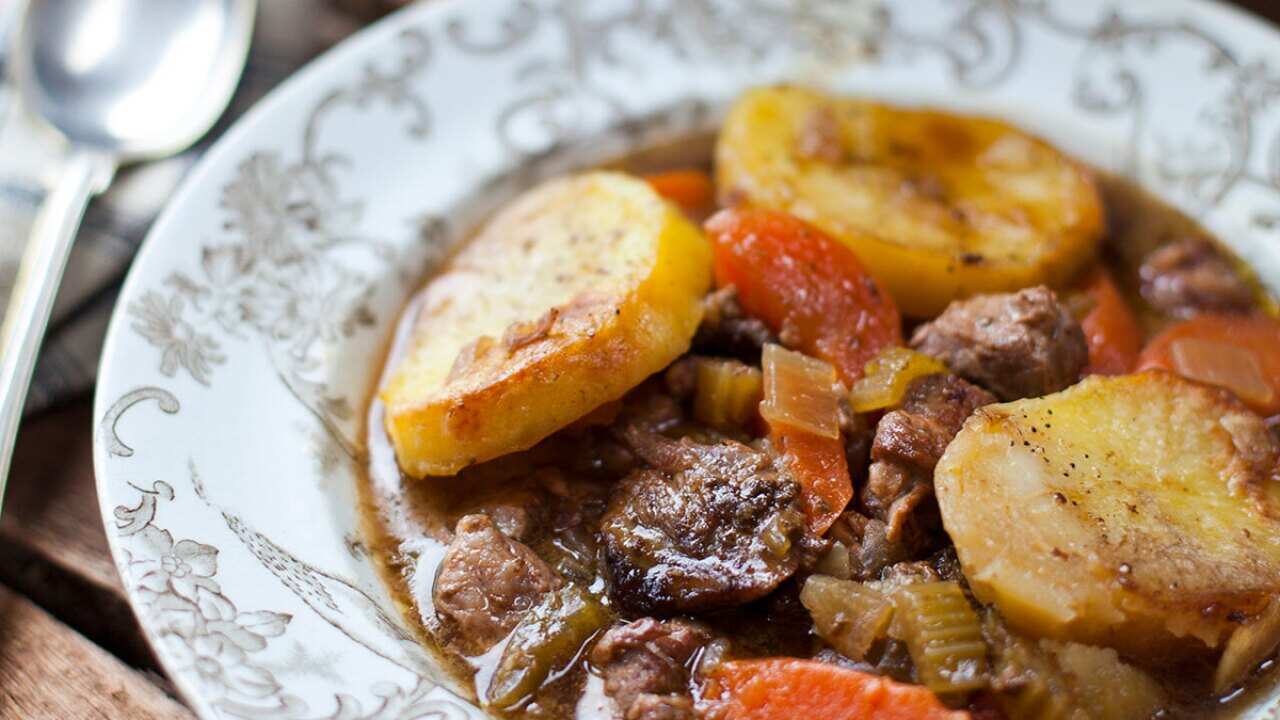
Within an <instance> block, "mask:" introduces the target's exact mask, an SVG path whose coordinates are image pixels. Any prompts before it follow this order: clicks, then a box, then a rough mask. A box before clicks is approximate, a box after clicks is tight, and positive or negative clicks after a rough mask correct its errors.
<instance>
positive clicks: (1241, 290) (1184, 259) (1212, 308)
mask: <svg viewBox="0 0 1280 720" xmlns="http://www.w3.org/2000/svg"><path fill="white" fill-rule="evenodd" d="M1138 274H1139V276H1140V277H1141V279H1142V297H1143V298H1144V299H1145V300H1146V301H1147V302H1148V303H1150V304H1151V306H1152V307H1154V308H1155V309H1157V310H1159V311H1160V312H1162V313H1165V314H1166V315H1171V316H1173V317H1178V318H1186V317H1191V316H1192V315H1197V314H1199V313H1204V312H1219V313H1232V312H1249V310H1250V309H1251V308H1252V307H1253V291H1252V290H1251V289H1250V288H1249V285H1248V283H1246V282H1245V281H1244V279H1243V278H1241V277H1240V275H1239V274H1237V273H1236V270H1235V268H1233V267H1232V266H1231V261H1229V260H1228V259H1227V258H1225V257H1223V255H1222V253H1221V252H1219V251H1218V249H1217V248H1216V247H1214V246H1213V243H1211V242H1209V241H1208V240H1204V239H1201V238H1188V239H1185V240H1180V241H1177V242H1174V243H1170V244H1168V245H1163V246H1161V247H1158V248H1156V249H1155V250H1153V251H1152V252H1151V254H1150V255H1147V257H1146V259H1145V260H1143V263H1142V267H1141V268H1139V270H1138Z"/></svg>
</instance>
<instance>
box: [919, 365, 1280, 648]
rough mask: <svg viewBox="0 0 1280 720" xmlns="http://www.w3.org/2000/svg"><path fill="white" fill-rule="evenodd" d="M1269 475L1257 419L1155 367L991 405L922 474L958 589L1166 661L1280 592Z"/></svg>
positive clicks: (1276, 516) (1273, 452) (1014, 614)
mask: <svg viewBox="0 0 1280 720" xmlns="http://www.w3.org/2000/svg"><path fill="white" fill-rule="evenodd" d="M1278 472H1280V443H1277V441H1276V439H1275V438H1274V437H1273V436H1272V435H1271V433H1270V432H1269V431H1268V430H1267V427H1266V425H1265V423H1264V422H1263V421H1262V419H1261V418H1259V417H1258V416H1257V415H1255V414H1254V413H1252V412H1250V411H1249V410H1247V409H1246V408H1244V407H1242V406H1241V405H1240V403H1238V402H1236V401H1235V400H1234V399H1232V398H1231V397H1229V396H1228V394H1227V393H1224V392H1221V391H1219V390H1218V389H1216V388H1210V387H1206V386H1203V385H1200V384H1198V383H1194V382H1191V381H1189V380H1185V379H1183V378H1181V377H1178V376H1177V375H1174V374H1173V373H1168V372H1157V371H1151V372H1144V373H1138V374H1135V375H1120V376H1114V377H1108V376H1103V375H1092V376H1090V377H1087V378H1085V379H1084V380H1082V381H1080V382H1079V383H1077V384H1075V385H1073V386H1072V387H1070V388H1068V389H1066V390H1063V391H1062V392H1058V393H1054V394H1053V395H1047V396H1045V397H1041V398H1029V399H1026V400H1019V401H1017V402H1011V403H1005V404H999V405H988V406H986V407H984V408H982V409H981V410H979V411H978V412H976V413H974V415H973V416H972V417H970V418H969V420H968V422H966V423H965V426H964V428H963V429H962V430H961V431H960V432H959V433H958V434H957V435H956V437H955V439H954V440H952V441H951V444H950V445H948V446H947V449H946V452H945V453H944V454H943V456H942V459H941V460H940V461H939V462H938V465H937V468H936V469H935V470H934V475H933V480H934V489H935V492H936V494H937V498H938V507H939V509H940V510H941V513H942V522H943V526H944V527H945V529H946V531H947V535H948V536H950V538H951V540H952V541H953V542H954V543H955V548H956V553H957V555H958V556H959V558H960V563H961V566H962V567H963V569H964V576H965V578H967V579H968V581H969V587H970V588H971V589H972V590H973V593H974V594H975V595H976V596H977V598H978V599H979V600H981V601H983V602H985V603H991V604H994V605H995V606H996V607H997V608H998V609H999V610H1000V613H1001V614H1002V615H1003V616H1004V617H1005V619H1007V620H1008V622H1009V623H1010V625H1011V626H1012V627H1014V628H1016V629H1017V630H1019V631H1021V632H1025V633H1027V634H1029V635H1032V636H1035V637H1054V638H1061V639H1064V640H1073V641H1076V642H1083V643H1088V644H1093V645H1106V646H1108V647H1113V648H1115V649H1117V650H1119V651H1120V652H1121V653H1123V654H1124V655H1126V656H1131V657H1135V658H1141V659H1145V660H1148V661H1151V662H1160V663H1166V664H1167V663H1171V662H1175V661H1177V660H1178V659H1179V658H1190V657H1196V656H1203V655H1205V654H1207V653H1208V652H1210V651H1212V650H1213V649H1216V648H1220V647H1222V645H1223V643H1224V642H1225V641H1226V639H1227V638H1228V636H1229V635H1230V634H1231V633H1232V632H1233V631H1234V630H1235V629H1236V627H1237V625H1238V623H1235V622H1232V620H1231V616H1232V614H1233V613H1238V614H1241V615H1243V616H1245V617H1252V616H1254V615H1256V614H1257V613H1258V612H1260V611H1261V609H1262V608H1263V607H1265V605H1266V604H1267V602H1269V601H1270V599H1271V598H1272V597H1273V596H1275V595H1277V594H1280V541H1278V539H1280V481H1278V479H1277V473H1278ZM1174 588H1176V590H1174Z"/></svg>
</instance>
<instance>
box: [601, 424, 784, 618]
mask: <svg viewBox="0 0 1280 720" xmlns="http://www.w3.org/2000/svg"><path fill="white" fill-rule="evenodd" d="M623 435H624V438H625V439H626V441H627V442H628V443H629V445H630V446H631V449H632V451H633V452H634V453H635V454H636V455H637V457H639V458H640V459H641V460H642V461H643V462H644V463H646V464H647V465H648V467H645V468H643V469H640V470H636V471H633V472H632V473H631V474H630V475H628V476H627V477H626V478H625V479H624V480H623V481H622V482H621V483H619V484H618V486H617V487H616V488H615V489H614V492H613V495H612V496H611V497H610V499H609V507H608V510H606V512H605V515H604V517H603V518H602V520H601V528H600V530H601V534H602V535H603V537H604V541H605V548H606V553H605V557H606V560H607V562H608V567H609V572H610V576H611V579H612V591H613V593H614V595H615V596H616V597H617V599H618V600H619V601H620V602H621V603H622V604H623V605H625V606H627V607H629V608H631V609H633V610H637V611H639V612H659V613H670V612H694V611H700V610H709V609H712V608H718V607H727V606H731V605H738V604H741V603H745V602H748V601H750V600H754V599H756V598H758V597H761V596H762V595H765V594H766V593H768V592H769V591H770V590H772V589H773V588H775V587H777V585H778V583H780V582H782V581H783V580H784V579H785V578H787V577H788V576H790V575H791V574H792V573H793V572H795V570H796V567H797V565H798V563H799V544H800V540H801V535H802V533H803V531H804V522H803V520H804V516H803V512H802V510H801V509H800V506H799V503H798V497H799V488H798V486H797V485H796V483H795V482H794V481H793V480H792V479H791V478H790V477H789V476H787V475H786V474H785V473H783V472H781V471H780V470H779V469H778V467H777V466H776V465H775V464H774V462H773V458H772V457H771V456H770V455H769V454H768V453H766V452H763V451H761V450H757V449H754V448H752V447H749V446H747V445H744V444H742V443H739V442H735V441H732V440H725V441H722V442H719V443H715V444H702V443H697V442H693V441H692V440H690V439H688V438H686V439H683V440H678V441H677V440H671V439H669V438H667V437H665V436H663V435H659V434H657V433H654V432H651V431H649V430H646V429H644V428H641V427H638V426H630V427H628V428H626V429H625V430H624V431H623Z"/></svg>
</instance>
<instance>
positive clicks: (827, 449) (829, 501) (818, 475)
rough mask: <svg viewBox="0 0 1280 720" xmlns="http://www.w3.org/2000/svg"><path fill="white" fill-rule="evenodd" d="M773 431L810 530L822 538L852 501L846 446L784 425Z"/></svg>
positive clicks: (775, 441) (775, 427) (774, 439)
mask: <svg viewBox="0 0 1280 720" xmlns="http://www.w3.org/2000/svg"><path fill="white" fill-rule="evenodd" d="M770 430H771V432H770V434H769V437H770V439H771V440H772V441H773V445H774V447H775V448H778V450H779V451H780V452H781V453H782V455H783V457H784V458H786V460H785V462H786V464H787V468H788V470H790V471H791V475H792V477H794V478H795V479H796V482H797V483H799V484H800V504H801V505H802V506H803V507H804V514H805V517H806V518H807V519H808V525H809V530H810V531H811V532H812V533H813V534H815V535H822V534H823V533H825V532H826V531H827V528H830V527H831V524H832V523H834V522H835V521H836V518H838V517H840V513H842V512H844V509H845V506H846V505H848V504H849V501H850V500H852V499H853V481H852V480H850V479H849V465H848V462H847V461H846V460H845V455H844V443H843V442H841V441H840V439H839V438H827V437H820V436H818V435H814V434H813V433H809V432H805V431H803V430H796V429H794V428H790V427H787V426H785V425H777V426H772V427H771V428H770Z"/></svg>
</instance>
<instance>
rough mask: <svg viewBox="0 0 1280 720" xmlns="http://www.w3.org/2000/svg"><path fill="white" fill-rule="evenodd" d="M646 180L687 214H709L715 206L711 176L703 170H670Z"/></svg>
mask: <svg viewBox="0 0 1280 720" xmlns="http://www.w3.org/2000/svg"><path fill="white" fill-rule="evenodd" d="M644 179H645V181H646V182H648V183H649V185H650V186H652V187H653V189H654V190H656V191H658V194H659V195H661V196H662V197H664V198H666V199H668V200H670V201H671V202H673V203H675V204H676V205H679V206H680V209H681V210H684V211H685V212H687V213H690V214H696V213H701V212H707V211H710V210H711V208H712V207H713V206H714V204H715V199H716V198H715V195H716V191H715V186H713V185H712V183H711V176H710V175H708V174H706V173H705V172H703V171H701V170H668V171H666V172H659V173H651V174H649V175H645V176H644Z"/></svg>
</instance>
